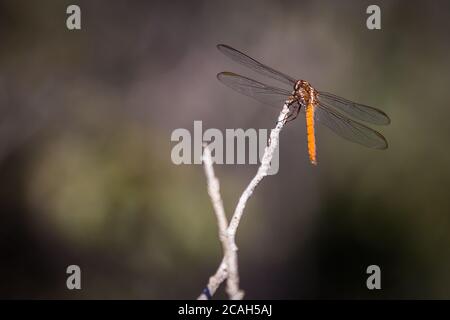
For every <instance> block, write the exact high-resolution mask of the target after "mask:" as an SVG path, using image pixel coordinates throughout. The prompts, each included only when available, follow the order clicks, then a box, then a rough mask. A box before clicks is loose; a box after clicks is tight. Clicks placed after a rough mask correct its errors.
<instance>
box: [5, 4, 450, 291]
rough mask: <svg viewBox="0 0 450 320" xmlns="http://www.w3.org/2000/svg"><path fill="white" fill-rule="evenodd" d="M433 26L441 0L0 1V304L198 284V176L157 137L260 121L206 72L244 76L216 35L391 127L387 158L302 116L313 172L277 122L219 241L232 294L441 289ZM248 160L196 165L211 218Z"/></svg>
mask: <svg viewBox="0 0 450 320" xmlns="http://www.w3.org/2000/svg"><path fill="white" fill-rule="evenodd" d="M69 4H77V5H79V6H80V7H81V24H82V30H80V31H69V30H67V28H66V18H67V14H66V8H67V6H68V5H69ZM371 4H377V5H379V6H380V8H381V26H382V29H381V30H374V31H371V30H368V29H367V28H366V19H367V17H368V14H366V8H367V7H368V6H369V5H371ZM449 31H450V4H449V3H448V2H447V1H433V2H424V1H357V0H355V1H331V0H330V1H256V0H255V1H245V2H243V1H171V2H170V3H169V2H167V1H161V2H157V1H133V2H129V1H124V0H120V1H114V2H113V1H100V0H97V1H83V0H77V1H59V0H58V1H57V0H53V1H49V0H48V1H39V2H32V1H24V0H11V1H0V275H1V278H0V298H33V299H34V298H63V299H72V298H83V299H100V298H103V299H112V298H123V299H191V298H196V297H197V296H198V295H199V293H200V292H201V290H202V289H203V288H204V286H205V284H206V281H207V280H208V278H209V276H210V275H211V274H212V273H213V272H215V270H216V268H217V266H218V265H219V263H220V261H221V257H222V253H221V246H220V243H219V241H218V238H217V227H216V221H215V217H214V214H213V211H212V206H211V204H210V201H209V198H208V195H207V191H206V184H205V177H204V173H203V168H202V167H201V166H200V165H178V166H177V165H174V164H173V163H172V162H171V158H170V154H171V149H172V147H173V146H174V145H175V144H176V143H175V142H171V140H170V137H171V133H172V131H173V130H175V129H177V128H186V129H188V130H189V131H191V132H192V130H193V122H194V120H202V121H203V128H204V130H206V129H207V128H218V129H221V130H224V129H226V128H244V129H247V128H266V129H269V128H272V127H273V126H274V123H275V119H276V116H277V114H278V113H277V111H276V110H270V109H266V108H262V107H261V105H260V104H259V103H258V102H256V101H253V100H252V99H250V98H248V97H245V96H243V95H240V94H238V93H236V92H234V91H232V90H230V89H229V88H227V87H225V86H223V85H222V84H221V83H219V82H218V81H217V80H216V78H215V76H216V74H217V73H218V72H220V71H225V70H229V71H234V72H238V73H242V74H244V75H247V76H250V77H254V78H256V79H261V78H260V77H258V76H257V75H255V74H254V73H252V72H251V71H249V70H247V69H245V68H243V67H241V66H239V65H237V64H236V63H233V61H230V60H229V59H228V58H226V57H225V56H223V55H222V54H221V53H220V52H219V51H217V49H216V47H215V46H216V44H218V43H226V44H229V45H231V46H233V47H236V48H238V49H240V50H242V51H244V52H246V53H248V54H249V55H250V56H252V57H254V58H256V59H258V60H261V61H262V62H264V63H267V64H268V65H270V66H272V67H274V68H275V69H278V70H281V71H283V72H285V73H287V74H289V75H292V76H293V77H298V78H301V79H306V80H308V81H310V82H311V83H312V85H313V86H315V87H316V88H319V90H324V91H329V92H333V93H335V94H338V95H340V96H344V97H346V98H348V99H351V100H354V101H358V102H362V103H365V104H368V105H371V106H375V107H378V108H380V109H382V110H384V111H385V112H386V113H388V114H389V116H390V118H391V120H392V123H391V125H390V126H387V127H379V128H377V129H379V130H380V131H381V132H382V133H383V134H384V135H385V136H386V138H387V139H388V141H389V149H388V150H386V151H378V150H371V149H367V148H364V147H361V146H359V145H356V144H352V143H349V142H347V141H345V140H343V139H341V138H339V137H338V136H336V135H335V134H333V133H331V132H329V131H328V130H327V129H323V130H322V128H318V129H317V131H318V137H317V140H318V141H317V149H318V161H319V164H318V166H317V167H313V166H311V165H310V164H309V160H308V155H307V148H306V135H305V125H304V121H302V120H301V118H299V119H298V120H297V121H293V122H291V123H289V125H288V126H287V127H286V128H285V129H284V130H283V132H282V135H281V146H280V170H279V173H278V174H277V175H275V176H269V177H267V178H266V179H265V180H263V182H262V183H261V184H260V185H259V186H258V188H257V190H256V192H255V194H254V195H253V197H252V198H251V199H250V201H249V203H248V207H247V209H246V214H245V216H244V218H243V220H242V223H241V225H240V228H239V230H238V234H237V242H238V246H239V267H240V276H241V285H242V288H243V289H244V290H245V292H246V298H248V299H272V298H273V299H315V298H326V299H328V298H351V299H356V298H368V299H381V298H389V299H392V298H397V299H403V298H425V299H428V298H439V299H442V298H447V299H449V298H450V250H449V247H450V197H449V194H448V192H449V187H450V166H449V164H450V151H449V148H448V147H446V146H448V141H449V139H448V138H449V135H450V125H449V123H448V119H449V116H450V108H449V107H450V93H449V87H448V84H449V83H450V59H449V53H450V42H449V39H448V34H449ZM256 169H257V166H256V165H216V166H215V170H216V174H217V175H218V177H219V178H220V180H221V188H222V195H223V197H224V202H225V208H226V210H227V213H228V214H231V213H232V212H233V210H234V207H235V205H236V203H237V200H238V197H239V195H240V194H241V193H242V191H243V189H244V188H245V187H246V185H247V183H248V182H249V181H250V179H251V178H252V176H253V175H254V174H255V172H256ZM72 264H76V265H79V266H80V267H81V271H82V290H79V291H77V290H74V291H69V290H67V288H66V278H67V276H68V275H67V274H66V268H67V266H69V265H72ZM371 264H376V265H378V266H380V268H381V287H382V289H381V290H373V291H369V290H368V289H367V288H366V279H367V277H368V275H367V274H366V268H367V266H369V265H371ZM216 297H217V298H225V297H226V296H225V294H224V293H223V288H221V290H219V293H218V294H217V296H216Z"/></svg>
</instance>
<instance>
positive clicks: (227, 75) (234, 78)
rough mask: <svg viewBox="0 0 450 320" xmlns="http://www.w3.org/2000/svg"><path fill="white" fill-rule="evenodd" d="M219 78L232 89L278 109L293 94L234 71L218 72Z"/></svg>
mask: <svg viewBox="0 0 450 320" xmlns="http://www.w3.org/2000/svg"><path fill="white" fill-rule="evenodd" d="M217 79H219V81H220V82H222V83H223V84H225V85H226V86H228V87H230V88H231V89H233V90H236V91H237V92H240V93H242V94H245V95H246V96H249V97H252V98H254V99H256V100H258V101H259V102H262V103H264V104H267V105H269V106H272V107H275V108H277V109H280V108H281V107H282V106H283V104H284V103H285V101H286V100H287V99H289V96H290V95H291V93H290V92H289V91H288V90H285V89H280V88H276V87H272V86H268V85H265V84H264V83H261V82H258V81H256V80H253V79H250V78H246V77H243V76H240V75H238V74H235V73H232V72H221V73H219V74H217Z"/></svg>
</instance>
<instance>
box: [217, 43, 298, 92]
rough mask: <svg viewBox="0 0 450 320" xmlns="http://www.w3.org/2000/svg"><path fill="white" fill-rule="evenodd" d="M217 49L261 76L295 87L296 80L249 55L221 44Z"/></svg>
mask: <svg viewBox="0 0 450 320" xmlns="http://www.w3.org/2000/svg"><path fill="white" fill-rule="evenodd" d="M217 49H219V51H220V52H222V53H223V54H224V55H226V56H227V57H229V58H230V59H232V60H234V61H236V62H238V63H240V64H242V65H244V66H246V67H248V68H250V69H252V70H253V71H256V72H258V73H260V74H263V75H265V76H267V77H270V78H272V79H276V80H278V81H281V82H283V83H286V84H288V85H290V86H291V87H292V86H294V84H295V82H296V80H295V79H294V78H292V77H290V76H288V75H285V74H284V73H282V72H280V71H277V70H275V69H272V68H271V67H268V66H266V65H264V64H262V63H261V62H258V61H256V60H255V59H253V58H250V57H249V56H248V55H246V54H244V53H242V52H240V51H238V50H236V49H234V48H232V47H230V46H227V45H225V44H219V45H217Z"/></svg>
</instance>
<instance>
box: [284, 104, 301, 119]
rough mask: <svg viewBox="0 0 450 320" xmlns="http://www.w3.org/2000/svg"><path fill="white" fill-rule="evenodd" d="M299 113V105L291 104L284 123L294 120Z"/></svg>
mask: <svg viewBox="0 0 450 320" xmlns="http://www.w3.org/2000/svg"><path fill="white" fill-rule="evenodd" d="M299 113H300V104H298V103H292V104H290V105H289V113H288V114H287V116H286V119H285V121H286V122H289V121H292V120H295V119H296V118H297V116H298V114H299Z"/></svg>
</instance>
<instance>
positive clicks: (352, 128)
mask: <svg viewBox="0 0 450 320" xmlns="http://www.w3.org/2000/svg"><path fill="white" fill-rule="evenodd" d="M217 48H218V49H219V50H220V51H221V52H222V53H223V54H225V55H226V56H228V57H229V58H231V59H232V60H234V61H236V62H238V63H240V64H242V65H244V66H246V67H248V68H250V69H252V70H254V71H256V72H258V73H260V74H263V75H265V76H267V77H270V78H273V79H276V80H279V81H281V82H282V83H284V84H287V85H289V86H290V87H291V91H289V90H287V89H281V88H277V87H273V86H269V85H266V84H264V83H261V82H258V81H256V80H253V79H250V78H247V77H243V76H241V75H238V74H235V73H232V72H221V73H219V74H217V78H218V79H219V80H220V81H221V82H222V83H223V84H225V85H227V86H228V87H230V88H232V89H234V90H236V91H238V92H240V93H242V94H245V95H247V96H250V97H252V98H254V99H256V100H258V101H260V102H262V103H264V104H268V105H270V106H273V107H276V108H279V107H280V105H281V104H287V106H288V108H289V110H290V112H289V114H288V115H287V118H286V121H291V120H294V119H295V118H297V116H298V113H299V112H305V114H306V115H305V118H306V130H307V142H308V153H309V159H310V161H311V163H312V164H317V156H316V137H315V122H318V123H321V124H323V125H325V126H327V127H328V128H330V129H331V130H333V131H334V132H335V133H336V134H338V135H340V136H341V137H343V138H345V139H347V140H350V141H352V142H356V143H359V144H362V145H364V146H366V147H369V148H374V149H387V147H388V143H387V141H386V139H385V138H384V137H383V135H381V134H380V133H379V132H377V131H375V130H373V129H371V128H369V127H367V126H365V125H364V124H362V123H359V122H358V121H355V120H352V119H350V118H349V117H347V116H345V115H343V114H341V113H340V112H339V111H342V112H344V113H346V114H348V115H349V116H351V117H353V118H355V119H359V120H362V121H365V122H369V123H372V124H376V125H387V124H389V123H390V122H391V121H390V119H389V117H388V116H387V115H386V114H385V113H384V112H383V111H381V110H378V109H376V108H373V107H369V106H366V105H363V104H359V103H356V102H352V101H350V100H347V99H344V98H341V97H339V96H336V95H334V94H331V93H328V92H323V91H318V90H316V89H315V88H314V87H312V86H311V85H310V84H309V82H308V81H305V80H296V79H294V78H292V77H290V76H288V75H285V74H284V73H281V72H279V71H277V70H275V69H272V68H271V67H268V66H266V65H264V64H262V63H260V62H258V61H256V60H255V59H253V58H251V57H249V56H247V55H246V54H244V53H242V52H240V51H238V50H236V49H234V48H232V47H230V46H227V45H224V44H219V45H218V46H217ZM338 110H339V111H338Z"/></svg>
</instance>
